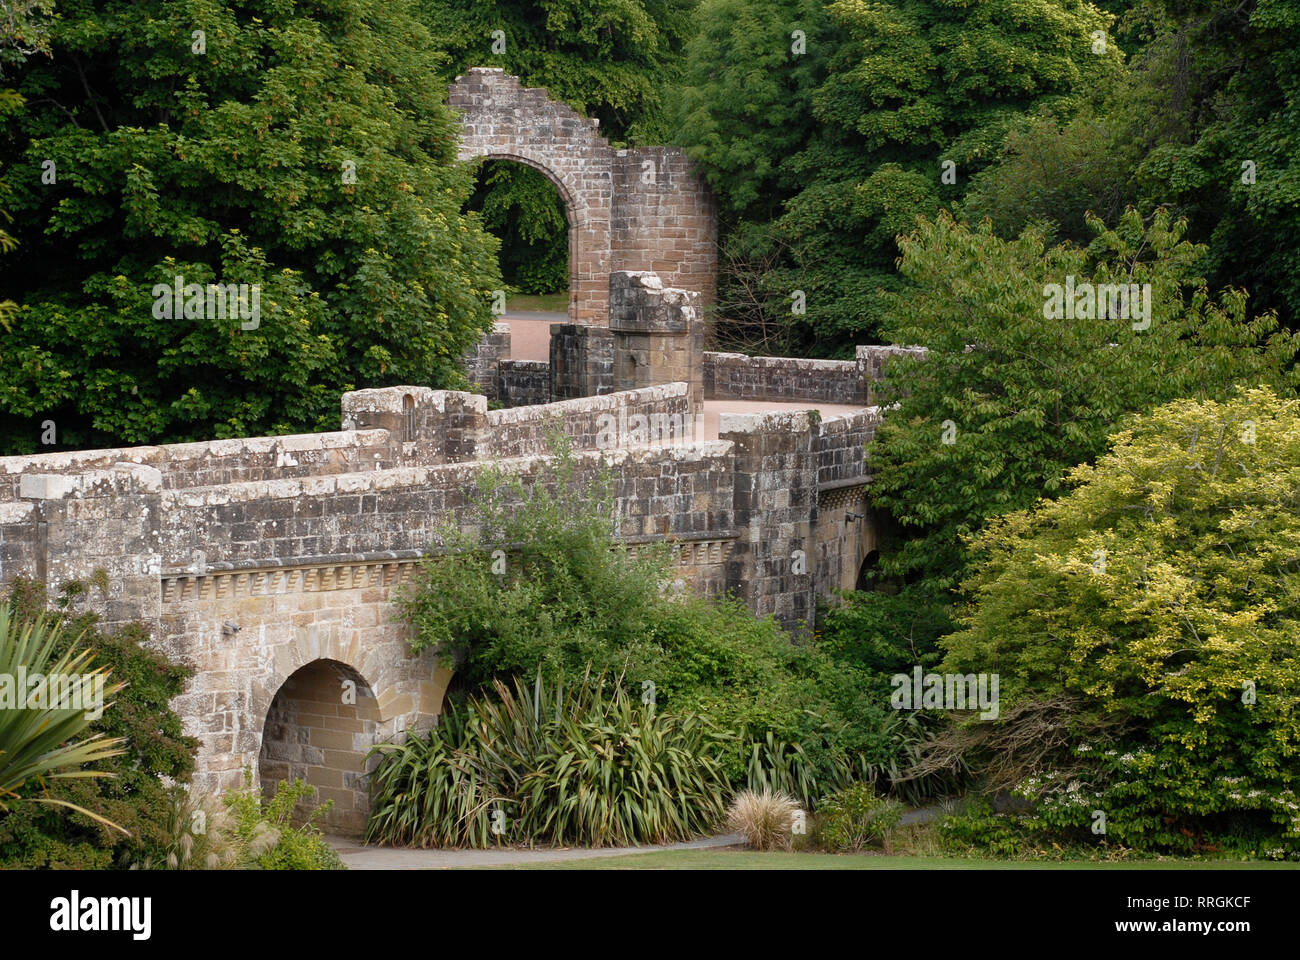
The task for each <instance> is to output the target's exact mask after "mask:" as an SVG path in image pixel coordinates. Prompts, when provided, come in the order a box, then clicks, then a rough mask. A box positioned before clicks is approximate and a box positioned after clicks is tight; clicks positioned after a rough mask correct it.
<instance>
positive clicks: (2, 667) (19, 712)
mask: <svg viewBox="0 0 1300 960" xmlns="http://www.w3.org/2000/svg"><path fill="white" fill-rule="evenodd" d="M61 630H62V628H61V626H60V624H59V621H58V620H56V619H54V618H51V617H48V616H46V615H44V614H38V615H36V616H35V617H30V618H28V617H22V616H19V615H17V614H16V613H15V611H14V610H13V609H12V607H11V605H10V604H7V603H4V604H0V683H7V684H8V686H9V691H10V694H11V696H10V697H7V698H6V701H5V702H4V704H3V707H0V812H3V811H5V810H8V806H6V799H7V800H8V801H9V802H13V801H14V800H15V799H18V792H17V791H18V788H19V787H21V786H23V785H24V784H26V783H28V782H29V781H34V782H36V783H37V784H39V785H40V786H42V787H44V786H45V785H46V781H48V780H58V779H67V778H72V777H103V776H111V774H106V773H103V772H100V771H96V770H86V769H84V767H85V766H86V765H87V764H91V763H98V762H99V761H101V760H105V759H107V758H108V757H113V756H117V755H118V754H120V753H122V752H123V750H122V748H121V744H122V743H123V742H124V741H123V740H122V739H120V738H119V739H108V738H106V737H104V735H103V734H94V735H92V736H89V737H86V739H84V740H80V741H77V742H73V741H74V740H76V738H77V737H80V736H82V735H84V734H85V733H86V732H87V731H88V730H89V728H90V726H91V724H92V723H93V722H94V721H93V720H92V719H91V717H90V716H89V715H88V713H87V711H86V710H85V709H73V708H71V707H70V706H68V705H67V704H59V703H51V702H48V699H49V698H48V697H47V698H46V700H45V702H44V703H38V704H36V705H33V704H32V703H29V702H28V697H27V694H28V691H27V690H25V689H23V690H19V689H18V687H19V682H18V681H19V677H20V676H21V675H23V674H25V675H26V676H27V677H34V676H37V675H41V676H43V677H45V678H46V682H47V683H48V678H51V677H60V678H70V677H79V678H80V680H81V689H82V690H83V691H84V690H85V687H86V685H87V681H88V682H89V685H90V686H91V688H92V690H93V689H95V687H96V685H97V684H100V683H102V684H103V687H102V689H101V691H100V692H101V693H102V696H103V697H104V698H105V699H107V698H109V697H111V696H112V695H113V694H115V693H117V692H118V691H119V690H121V689H122V686H123V685H122V684H116V685H109V684H108V683H107V681H106V678H107V676H108V671H107V670H104V669H103V668H99V667H95V668H92V667H91V659H92V654H91V651H89V650H86V649H79V644H78V642H77V641H74V642H73V643H71V644H69V645H68V647H67V649H66V650H64V651H63V652H62V653H61V654H60V653H57V651H58V649H59V647H60V646H61V640H62V637H61ZM20 668H22V669H20ZM47 689H48V688H47ZM83 706H84V704H83ZM21 799H22V800H23V801H24V802H26V801H31V802H36V803H51V804H57V805H59V806H64V807H70V808H71V809H73V810H76V811H77V812H78V813H81V814H84V815H85V816H88V817H90V818H91V819H93V820H96V821H98V822H99V823H103V824H105V825H106V826H110V827H113V828H114V829H117V830H122V828H121V827H119V826H118V825H117V824H115V823H113V822H112V821H110V820H107V819H105V818H104V817H101V816H99V815H98V814H96V813H92V812H91V811H89V810H86V809H85V808H83V807H79V806H77V805H76V804H74V803H69V802H68V801H66V800H59V799H56V798H53V797H49V796H44V797H24V798H21ZM122 832H123V833H126V831H125V830H122Z"/></svg>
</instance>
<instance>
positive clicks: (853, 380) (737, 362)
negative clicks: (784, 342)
mask: <svg viewBox="0 0 1300 960" xmlns="http://www.w3.org/2000/svg"><path fill="white" fill-rule="evenodd" d="M703 373H704V398H705V399H706V400H780V401H786V402H788V401H798V400H809V401H817V402H821V403H844V404H859V405H862V404H865V403H866V402H867V384H866V381H865V380H864V379H863V378H862V374H861V368H860V366H859V364H858V363H856V362H855V361H853V360H801V359H796V358H793V357H750V356H747V355H745V354H743V353H713V352H706V353H705V354H704V363H703Z"/></svg>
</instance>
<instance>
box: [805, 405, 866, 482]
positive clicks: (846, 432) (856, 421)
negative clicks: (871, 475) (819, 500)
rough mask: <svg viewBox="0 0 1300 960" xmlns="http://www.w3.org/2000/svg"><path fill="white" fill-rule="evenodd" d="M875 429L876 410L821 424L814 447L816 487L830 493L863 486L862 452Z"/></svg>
mask: <svg viewBox="0 0 1300 960" xmlns="http://www.w3.org/2000/svg"><path fill="white" fill-rule="evenodd" d="M879 426H880V409H879V408H878V407H868V408H866V409H865V410H859V411H858V412H856V413H850V414H847V415H845V416H842V417H831V418H828V419H826V420H823V421H821V423H820V424H819V425H818V430H817V438H816V442H815V444H814V447H815V450H816V455H817V460H816V468H817V486H818V487H819V488H821V489H830V488H836V487H842V486H845V485H846V484H851V483H863V482H865V481H866V479H867V476H868V469H869V465H868V458H867V456H866V453H865V451H866V450H867V449H868V444H870V443H871V442H872V441H873V440H875V438H876V429H877V428H878V427H879Z"/></svg>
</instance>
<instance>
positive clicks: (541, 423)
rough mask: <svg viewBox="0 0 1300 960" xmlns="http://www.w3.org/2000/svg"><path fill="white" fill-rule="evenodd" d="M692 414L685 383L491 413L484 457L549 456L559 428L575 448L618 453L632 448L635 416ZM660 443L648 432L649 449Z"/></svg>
mask: <svg viewBox="0 0 1300 960" xmlns="http://www.w3.org/2000/svg"><path fill="white" fill-rule="evenodd" d="M689 414H690V398H689V396H688V394H687V389H686V385H685V384H684V383H668V384H663V385H662V386H657V387H647V388H646V389H644V390H628V391H622V392H619V393H611V394H606V395H605V396H603V397H582V398H579V399H577V400H563V401H560V402H559V403H551V404H547V405H545V406H540V407H517V408H514V409H510V410H491V411H489V412H488V414H487V417H486V426H487V433H486V439H485V442H484V445H483V447H482V449H481V451H480V453H481V456H482V457H484V458H486V459H505V458H509V457H523V456H538V455H542V454H546V453H547V452H548V451H549V436H550V433H551V431H552V430H557V429H558V430H559V431H560V432H561V433H563V434H564V435H565V436H567V437H568V438H569V440H570V441H572V443H573V447H574V449H577V450H613V449H616V448H619V447H624V446H627V445H628V442H627V440H628V434H629V433H630V431H629V429H628V426H629V421H631V420H632V419H633V418H635V417H638V416H640V417H645V418H647V419H648V418H650V417H653V416H665V415H666V416H677V417H680V418H685V417H686V416H687V415H689ZM611 424H612V425H613V426H614V430H613V434H614V435H613V436H612V437H611V436H610V430H609V427H610V425H611ZM661 439H662V434H661V433H653V432H650V431H647V438H646V443H647V444H649V443H654V442H657V441H659V440H661Z"/></svg>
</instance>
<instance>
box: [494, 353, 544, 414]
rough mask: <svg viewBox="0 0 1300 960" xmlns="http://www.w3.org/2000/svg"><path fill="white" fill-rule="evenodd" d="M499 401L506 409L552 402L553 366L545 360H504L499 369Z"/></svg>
mask: <svg viewBox="0 0 1300 960" xmlns="http://www.w3.org/2000/svg"><path fill="white" fill-rule="evenodd" d="M496 394H497V399H498V400H499V401H500V402H501V405H502V406H504V407H528V406H537V405H539V404H544V403H550V402H551V365H550V364H549V363H547V362H545V361H544V360H502V361H501V362H500V364H499V366H498V367H497V390H496Z"/></svg>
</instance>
